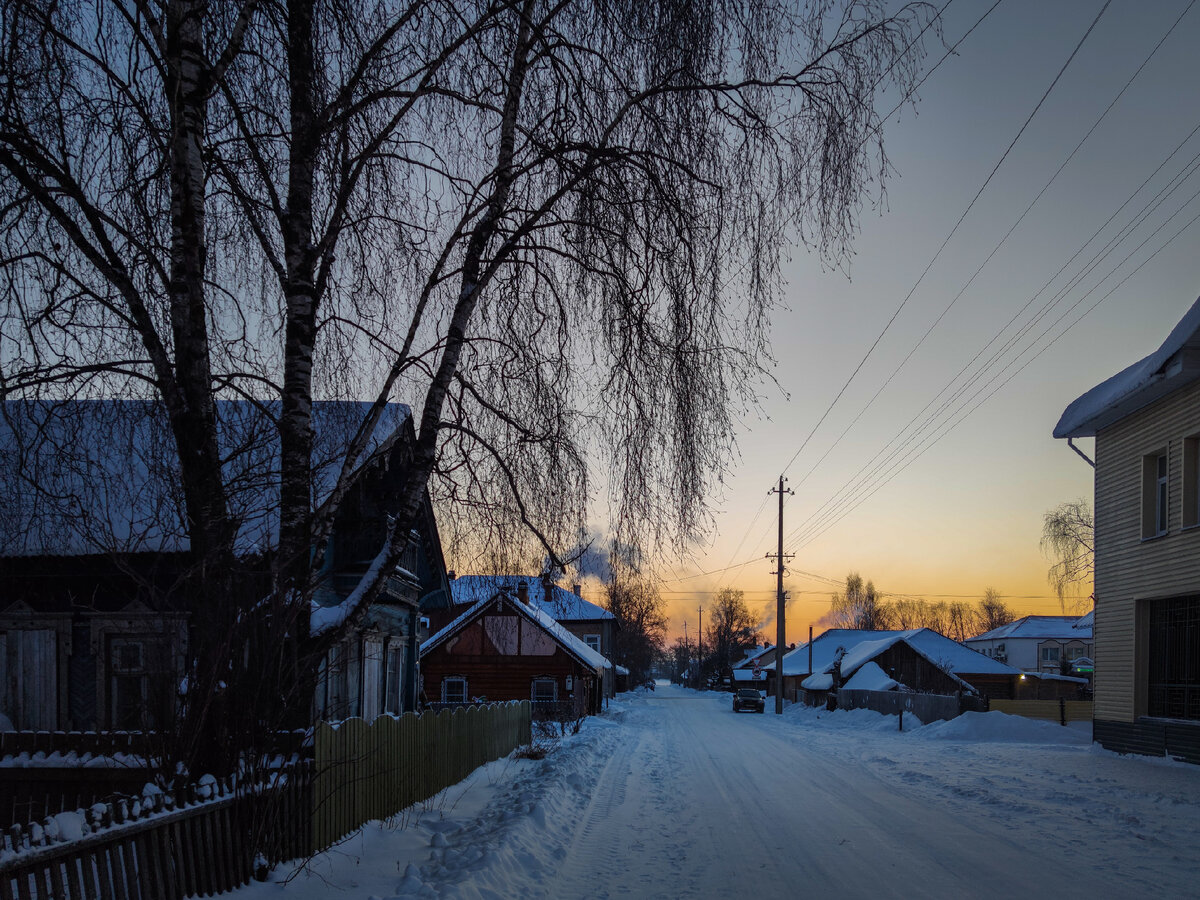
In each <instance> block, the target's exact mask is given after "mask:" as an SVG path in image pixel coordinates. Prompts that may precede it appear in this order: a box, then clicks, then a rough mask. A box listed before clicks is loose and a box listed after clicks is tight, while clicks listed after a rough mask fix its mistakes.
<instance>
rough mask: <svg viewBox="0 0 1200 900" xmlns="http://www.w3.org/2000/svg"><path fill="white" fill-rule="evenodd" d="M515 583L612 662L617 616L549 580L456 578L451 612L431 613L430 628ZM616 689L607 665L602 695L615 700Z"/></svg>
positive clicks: (452, 582) (510, 588)
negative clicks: (522, 585) (521, 585)
mask: <svg viewBox="0 0 1200 900" xmlns="http://www.w3.org/2000/svg"><path fill="white" fill-rule="evenodd" d="M518 583H523V584H524V585H525V591H526V596H527V597H528V598H529V602H530V603H532V604H533V605H534V606H536V607H537V608H538V609H540V610H541V611H542V612H544V613H546V614H547V615H549V616H550V617H551V618H553V619H554V621H556V622H557V623H558V624H559V625H561V626H562V627H563V628H564V629H566V630H567V631H569V632H570V633H571V634H573V635H575V637H577V638H579V639H580V640H581V641H583V642H584V643H585V644H587V645H588V646H589V647H591V648H592V649H593V650H595V651H596V652H597V653H599V654H600V655H601V656H603V657H604V658H605V659H607V660H612V658H613V652H614V650H615V633H616V631H617V629H618V627H619V626H618V625H617V620H616V616H614V615H613V614H612V613H610V612H609V611H608V610H607V609H604V608H603V607H600V606H597V605H596V604H595V603H592V602H590V601H588V600H585V599H583V596H582V591H581V586H580V585H578V584H576V585H573V587H572V590H569V591H568V590H566V589H565V588H561V587H559V586H558V585H557V584H555V583H554V582H553V581H551V580H550V579H548V578H533V577H521V576H513V575H459V576H457V577H455V578H451V580H450V593H451V594H452V596H453V599H454V607H453V610H451V611H450V612H449V613H447V612H444V611H443V612H437V613H431V614H430V622H431V626H430V627H431V628H433V629H434V630H437V629H439V628H441V627H442V626H444V625H447V624H449V622H450V621H451V620H452V619H454V618H456V617H457V616H459V615H461V614H462V613H463V612H465V611H466V610H467V609H469V608H470V607H471V606H473V605H474V604H476V603H478V602H479V601H480V600H482V599H484V598H486V597H492V596H494V595H495V594H496V592H497V591H499V590H505V591H508V592H510V593H513V592H515V591H516V590H517V585H518ZM626 674H628V673H626ZM617 687H618V686H617V680H616V670H615V668H614V667H612V666H609V667H607V668H605V670H604V696H605V697H615V696H616V693H617Z"/></svg>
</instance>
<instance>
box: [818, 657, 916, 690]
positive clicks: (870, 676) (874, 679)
mask: <svg viewBox="0 0 1200 900" xmlns="http://www.w3.org/2000/svg"><path fill="white" fill-rule="evenodd" d="M898 686H899V682H897V681H896V680H895V679H894V678H890V677H889V676H888V674H887V672H885V671H883V669H881V668H879V666H878V665H877V664H876V663H873V662H868V663H864V664H863V665H862V666H861V667H860V668H859V670H858V671H857V672H855V673H854V675H853V676H851V678H850V680H849V681H847V682H846V683H845V684H843V685H842V687H844V688H845V689H846V690H848V691H891V690H895V689H896V687H898ZM818 690H819V688H818Z"/></svg>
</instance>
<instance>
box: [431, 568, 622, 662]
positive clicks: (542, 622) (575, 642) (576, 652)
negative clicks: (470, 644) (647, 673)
mask: <svg viewBox="0 0 1200 900" xmlns="http://www.w3.org/2000/svg"><path fill="white" fill-rule="evenodd" d="M497 598H499V599H500V600H501V601H502V602H503V603H504V604H505V605H506V606H508V607H509V608H511V609H512V610H513V611H514V612H516V613H517V615H519V616H523V617H524V618H526V619H528V620H529V621H531V622H533V623H535V624H536V625H538V626H539V627H540V628H542V629H543V630H544V631H546V632H547V633H548V634H549V635H550V636H551V637H552V638H554V640H555V641H556V642H558V644H559V646H561V647H562V648H563V650H565V651H566V652H567V653H568V654H569V655H570V656H573V657H575V659H576V660H577V661H578V662H579V663H581V664H582V665H583V666H585V667H586V668H589V669H593V670H595V671H597V672H599V671H601V670H603V669H609V668H612V663H611V662H609V661H608V659H607V658H605V657H604V656H603V655H601V654H600V653H598V652H596V651H595V650H593V649H592V648H591V647H589V646H588V645H587V644H586V643H584V642H583V641H581V640H580V639H579V638H577V637H575V635H573V634H571V632H569V631H567V629H565V628H563V627H562V626H561V625H560V624H558V622H556V621H555V620H554V618H553V617H552V616H550V615H549V614H548V613H546V612H544V611H543V610H541V609H539V608H538V607H537V606H535V605H533V604H532V603H522V602H521V601H520V600H519V599H518V598H517V597H516V596H515V595H514V594H512V593H509V592H508V591H507V590H506V589H504V588H498V589H497V590H496V591H494V592H493V593H491V594H489V595H488V596H485V597H480V598H479V599H478V600H477V601H476V602H475V603H473V604H472V605H471V607H470V608H469V609H468V610H467V611H466V612H464V613H462V615H460V616H458V617H457V618H456V619H455V620H454V621H452V622H451V623H450V624H448V625H447V626H446V627H445V628H443V629H441V630H440V631H438V632H437V633H436V634H434V635H432V636H431V637H430V638H429V639H428V640H427V641H425V642H424V643H423V644H421V655H422V656H424V655H425V654H426V653H428V652H429V651H430V650H433V649H434V648H435V647H437V646H438V645H439V644H442V643H445V641H447V640H448V639H450V638H451V637H453V636H454V635H456V634H458V632H460V631H462V630H463V629H464V628H465V627H466V626H467V625H468V624H470V623H471V622H472V621H474V619H475V618H476V617H478V616H479V615H480V614H481V613H483V611H484V610H485V609H486V608H487V607H488V606H489V605H490V604H492V603H493V602H494V601H495V600H496V599H497Z"/></svg>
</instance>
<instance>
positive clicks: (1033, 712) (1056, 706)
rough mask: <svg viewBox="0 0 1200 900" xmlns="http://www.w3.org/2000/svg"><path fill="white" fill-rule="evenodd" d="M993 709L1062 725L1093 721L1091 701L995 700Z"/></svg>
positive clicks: (992, 705)
mask: <svg viewBox="0 0 1200 900" xmlns="http://www.w3.org/2000/svg"><path fill="white" fill-rule="evenodd" d="M991 708H992V709H998V710H1000V712H1004V713H1008V714H1009V715H1010V716H1024V717H1025V718H1027V719H1049V720H1050V721H1052V722H1058V723H1059V724H1060V725H1066V724H1067V723H1068V722H1090V721H1092V701H1091V700H1066V699H1059V700H993V701H992V702H991Z"/></svg>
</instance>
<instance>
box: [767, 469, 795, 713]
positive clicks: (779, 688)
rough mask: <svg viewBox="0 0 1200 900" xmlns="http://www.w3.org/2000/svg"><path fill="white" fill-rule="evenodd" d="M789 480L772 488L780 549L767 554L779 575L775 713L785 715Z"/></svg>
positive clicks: (790, 556) (776, 603) (776, 606)
mask: <svg viewBox="0 0 1200 900" xmlns="http://www.w3.org/2000/svg"><path fill="white" fill-rule="evenodd" d="M785 481H787V479H786V478H784V477H783V476H782V475H780V476H779V487H777V488H771V491H770V492H771V493H772V494H778V495H779V550H778V552H776V553H774V554H771V553H768V554H767V559H770V558H771V557H772V556H774V557H775V574H776V575H777V576H778V578H777V580H776V587H775V715H777V716H781V715H783V654H784V652H785V651H786V650H787V623H786V622H785V621H784V600H785V599H786V598H787V594H785V593H784V591H783V571H784V570H783V563H784V560H788V559H791V558H792V554H791V553H788V554H786V555H785V554H784V552H783V495H784V494H790V493H792V489H791V488H785V487H784V486H783V483H784V482H785Z"/></svg>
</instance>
